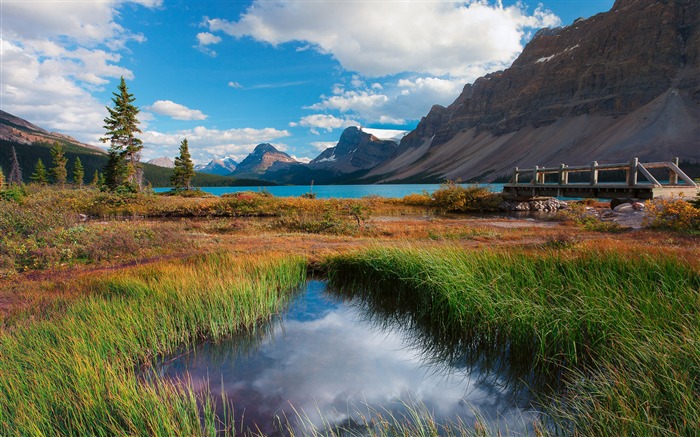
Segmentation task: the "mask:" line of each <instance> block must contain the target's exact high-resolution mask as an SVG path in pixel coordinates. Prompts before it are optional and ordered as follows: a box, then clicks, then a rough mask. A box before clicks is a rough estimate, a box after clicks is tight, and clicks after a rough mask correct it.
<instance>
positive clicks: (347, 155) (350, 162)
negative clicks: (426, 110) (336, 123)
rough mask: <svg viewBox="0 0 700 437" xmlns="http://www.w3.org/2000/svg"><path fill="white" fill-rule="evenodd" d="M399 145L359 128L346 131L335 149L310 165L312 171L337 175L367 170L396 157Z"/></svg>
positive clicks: (350, 128) (327, 150) (329, 150)
mask: <svg viewBox="0 0 700 437" xmlns="http://www.w3.org/2000/svg"><path fill="white" fill-rule="evenodd" d="M397 148H398V144H396V143H395V142H394V141H390V140H380V139H379V138H377V137H375V136H373V135H371V134H369V133H367V132H363V131H362V130H361V129H359V128H357V127H349V128H347V129H345V130H344V131H343V133H342V135H341V136H340V140H338V144H337V145H336V146H335V147H330V148H328V149H326V150H324V151H323V152H322V153H321V154H320V155H319V156H317V157H316V158H315V159H314V160H313V161H311V162H310V163H309V167H310V168H312V169H324V170H330V171H333V172H336V173H352V172H355V171H358V170H367V169H370V168H372V167H376V166H377V165H378V164H380V163H382V162H384V161H386V160H387V159H389V158H391V157H392V156H394V154H395V153H396V149H397Z"/></svg>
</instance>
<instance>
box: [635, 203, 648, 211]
mask: <svg viewBox="0 0 700 437" xmlns="http://www.w3.org/2000/svg"><path fill="white" fill-rule="evenodd" d="M632 208H634V209H635V211H642V210H644V208H646V205H644V204H643V203H642V202H634V203H633V204H632Z"/></svg>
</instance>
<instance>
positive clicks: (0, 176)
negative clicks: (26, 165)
mask: <svg viewBox="0 0 700 437" xmlns="http://www.w3.org/2000/svg"><path fill="white" fill-rule="evenodd" d="M4 189H5V173H4V172H3V171H2V167H0V191H2V190H4Z"/></svg>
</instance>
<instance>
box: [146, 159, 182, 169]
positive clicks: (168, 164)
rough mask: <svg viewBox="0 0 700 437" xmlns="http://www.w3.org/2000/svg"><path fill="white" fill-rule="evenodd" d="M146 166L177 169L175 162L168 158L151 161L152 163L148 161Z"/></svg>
mask: <svg viewBox="0 0 700 437" xmlns="http://www.w3.org/2000/svg"><path fill="white" fill-rule="evenodd" d="M146 164H151V165H155V166H156V167H163V168H175V161H173V160H172V159H170V158H168V157H167V156H163V157H161V158H154V159H151V160H150V161H146Z"/></svg>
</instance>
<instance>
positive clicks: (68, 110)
mask: <svg viewBox="0 0 700 437" xmlns="http://www.w3.org/2000/svg"><path fill="white" fill-rule="evenodd" d="M122 3H126V2H124V1H118V0H112V1H100V2H67V1H61V0H46V1H42V2H41V7H37V3H36V2H28V1H23V2H22V1H16V2H4V3H3V24H2V27H3V37H2V39H1V40H0V44H1V45H2V47H1V50H0V70H1V74H2V78H3V80H2V82H1V83H0V92H1V93H2V96H3V109H4V110H6V111H8V112H11V113H13V114H16V115H18V116H21V117H24V118H27V119H29V120H31V121H32V122H34V123H37V124H39V125H41V126H43V127H46V128H49V129H52V130H57V131H64V132H70V133H71V135H73V136H75V137H76V138H77V139H79V140H81V141H85V142H89V143H93V144H95V143H97V141H98V138H99V137H100V136H101V134H102V133H103V132H102V124H103V118H104V117H105V116H106V115H107V114H106V110H105V108H104V103H102V102H100V101H98V99H96V98H95V97H94V96H93V95H92V93H93V92H95V91H100V90H102V89H103V88H104V86H105V85H106V84H108V83H109V81H110V79H116V78H119V77H120V76H124V78H125V79H132V78H133V73H132V72H131V71H130V70H128V69H127V68H124V67H121V66H119V65H118V64H119V62H120V61H121V54H120V53H119V51H120V50H121V49H123V48H124V46H125V44H126V43H127V42H129V41H136V42H140V41H144V40H145V38H144V37H143V35H139V34H134V33H131V32H130V31H128V30H126V29H124V28H123V27H122V26H120V25H119V24H117V23H116V21H115V17H116V15H117V14H118V6H119V5H121V4H122ZM131 3H137V4H140V5H143V6H146V7H158V6H160V5H161V4H162V1H161V0H138V1H132V2H131Z"/></svg>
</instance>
